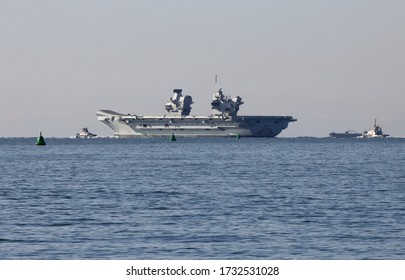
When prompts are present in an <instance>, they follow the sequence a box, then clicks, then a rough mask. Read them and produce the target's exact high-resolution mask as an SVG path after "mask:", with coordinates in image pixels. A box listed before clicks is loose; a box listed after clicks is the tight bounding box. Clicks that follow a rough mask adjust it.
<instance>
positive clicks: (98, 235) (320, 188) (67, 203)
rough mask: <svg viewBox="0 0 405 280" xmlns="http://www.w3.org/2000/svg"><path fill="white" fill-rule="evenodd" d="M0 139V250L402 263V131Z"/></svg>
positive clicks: (32, 254)
mask: <svg viewBox="0 0 405 280" xmlns="http://www.w3.org/2000/svg"><path fill="white" fill-rule="evenodd" d="M46 140H47V146H45V147H37V146H35V145H34V144H35V139H19V138H16V139H0V171H1V177H0V205H1V209H2V210H1V211H0V229H1V230H0V259H404V258H405V253H404V252H405V203H404V201H405V175H404V174H405V152H404V151H405V139H377V140H374V139H283V138H279V139H247V138H242V139H240V140H236V139H182V138H180V139H178V141H177V142H169V141H168V140H167V139H74V140H73V139H46Z"/></svg>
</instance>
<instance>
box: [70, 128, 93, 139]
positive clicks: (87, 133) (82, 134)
mask: <svg viewBox="0 0 405 280" xmlns="http://www.w3.org/2000/svg"><path fill="white" fill-rule="evenodd" d="M94 137H97V134H93V133H91V132H90V131H89V130H88V129H87V127H84V128H83V129H82V131H81V132H79V133H77V134H76V135H75V136H73V137H72V138H94Z"/></svg>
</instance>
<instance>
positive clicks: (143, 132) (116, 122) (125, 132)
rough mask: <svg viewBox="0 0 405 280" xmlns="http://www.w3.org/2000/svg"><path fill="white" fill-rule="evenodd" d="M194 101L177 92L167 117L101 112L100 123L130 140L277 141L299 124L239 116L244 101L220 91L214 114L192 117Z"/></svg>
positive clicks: (215, 98) (290, 119) (281, 118)
mask: <svg viewBox="0 0 405 280" xmlns="http://www.w3.org/2000/svg"><path fill="white" fill-rule="evenodd" d="M191 104H193V100H192V97H191V96H189V95H183V94H182V89H174V90H173V96H172V97H171V98H170V99H169V100H168V101H167V103H166V106H165V108H166V111H167V114H165V115H160V116H142V115H132V114H127V115H125V114H121V113H117V112H114V111H111V110H99V111H98V112H97V113H96V114H97V119H98V120H99V121H101V122H102V123H105V124H106V125H108V126H109V127H110V128H111V129H112V130H113V131H114V135H115V136H117V137H120V138H129V137H169V136H171V135H175V136H176V137H177V136H179V137H275V136H277V135H279V134H280V133H281V131H283V130H284V129H286V128H287V127H288V124H289V123H290V122H295V121H297V120H296V119H295V118H293V117H292V116H238V115H237V113H238V111H239V107H240V105H242V104H243V102H242V98H241V97H239V96H236V97H234V98H231V97H229V96H225V95H224V94H223V91H222V89H219V90H218V92H216V93H215V94H214V96H213V99H212V102H211V106H212V113H211V114H210V115H205V116H193V115H190V113H191Z"/></svg>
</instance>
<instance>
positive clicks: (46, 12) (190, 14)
mask: <svg viewBox="0 0 405 280" xmlns="http://www.w3.org/2000/svg"><path fill="white" fill-rule="evenodd" d="M215 74H218V80H219V81H218V84H219V85H220V86H221V87H222V88H223V89H224V93H225V94H226V95H232V96H234V95H240V96H242V98H243V100H244V102H245V104H244V105H242V107H241V110H240V111H239V114H240V115H247V114H250V115H292V116H294V117H296V118H298V122H296V123H292V124H290V126H289V128H288V129H287V130H285V131H284V132H283V133H282V134H281V135H280V136H285V137H293V136H328V133H329V132H331V131H333V130H334V131H345V130H349V129H354V130H358V131H362V130H365V129H368V128H370V127H372V124H373V122H374V118H377V119H378V122H379V123H380V124H381V125H382V127H383V130H384V132H385V133H389V134H391V135H393V136H401V137H405V1H403V0H397V1H395V0H380V1H376V0H336V1H327V0H318V1H316V0H306V1H303V0H295V1H293V0H278V1H275V0H262V1H260V0H245V1H242V0H229V1H226V0H215V1H213V0H204V1H201V0H199V1H197V0H183V1H180V0H171V1H169V0H165V1H164V0H160V1H159V0H145V1H136V0H127V1H121V0H111V1H102V0H89V1H86V0H69V1H66V0H65V1H62V0H61V1H57V0H35V1H31V0H26V1H23V0H9V1H8V0H0V96H1V101H0V137H7V136H37V135H38V133H39V131H40V130H41V131H42V132H43V133H44V135H45V136H47V137H50V136H56V137H68V136H71V135H74V134H75V133H77V132H79V131H80V129H81V128H82V127H84V126H87V127H88V128H89V129H90V131H92V132H94V133H97V134H100V135H111V134H112V130H110V129H109V128H108V127H107V126H105V125H104V124H102V123H100V122H98V121H97V119H96V115H95V112H96V111H97V110H98V109H112V110H115V111H118V112H122V113H133V114H155V115H156V114H164V113H165V109H164V105H165V103H166V101H167V99H168V98H169V97H170V96H171V95H172V91H173V88H183V91H184V93H186V94H190V95H192V96H193V100H194V104H193V110H192V114H193V113H194V114H208V113H210V112H211V108H210V100H211V98H212V94H213V93H214V90H215V89H216V85H215V83H214V77H215Z"/></svg>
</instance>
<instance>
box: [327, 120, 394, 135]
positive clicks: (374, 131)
mask: <svg viewBox="0 0 405 280" xmlns="http://www.w3.org/2000/svg"><path fill="white" fill-rule="evenodd" d="M387 136H389V135H388V134H384V133H383V131H382V128H381V126H379V125H377V119H375V120H374V127H373V128H372V129H370V130H366V131H364V132H362V133H359V132H357V131H354V130H348V131H346V132H331V133H329V137H332V138H385V137H387Z"/></svg>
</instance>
